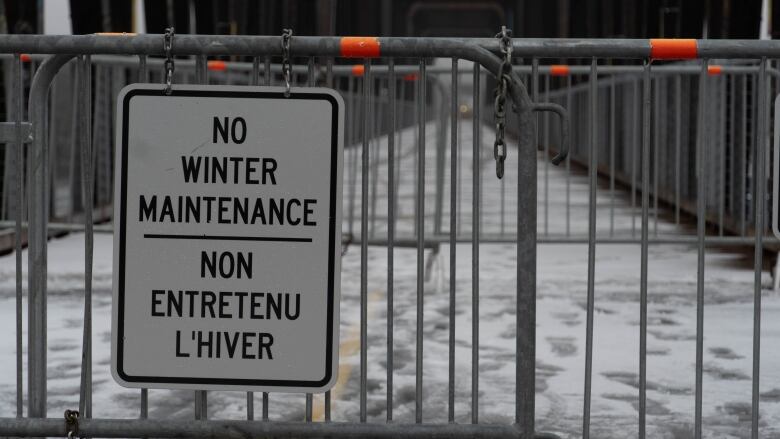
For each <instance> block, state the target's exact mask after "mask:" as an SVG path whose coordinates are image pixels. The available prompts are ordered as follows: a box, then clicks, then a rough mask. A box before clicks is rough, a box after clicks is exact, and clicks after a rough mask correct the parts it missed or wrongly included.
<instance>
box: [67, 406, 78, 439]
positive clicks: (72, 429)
mask: <svg viewBox="0 0 780 439" xmlns="http://www.w3.org/2000/svg"><path fill="white" fill-rule="evenodd" d="M65 427H66V428H67V429H68V439H73V437H74V436H78V434H79V412H78V410H65Z"/></svg>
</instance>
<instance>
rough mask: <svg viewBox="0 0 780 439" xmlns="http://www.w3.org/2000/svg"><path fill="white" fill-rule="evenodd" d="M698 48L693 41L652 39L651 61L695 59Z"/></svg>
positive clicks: (697, 54)
mask: <svg viewBox="0 0 780 439" xmlns="http://www.w3.org/2000/svg"><path fill="white" fill-rule="evenodd" d="M698 56H699V47H698V44H697V43H696V40H694V39H684V38H679V39H678V38H653V39H651V40H650V58H652V59H696V58H698Z"/></svg>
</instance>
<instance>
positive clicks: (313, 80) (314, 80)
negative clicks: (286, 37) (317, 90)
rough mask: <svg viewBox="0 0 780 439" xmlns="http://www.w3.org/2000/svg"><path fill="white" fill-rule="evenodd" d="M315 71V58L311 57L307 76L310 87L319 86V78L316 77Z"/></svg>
mask: <svg viewBox="0 0 780 439" xmlns="http://www.w3.org/2000/svg"><path fill="white" fill-rule="evenodd" d="M314 74H315V70H314V57H313V56H310V57H309V62H308V65H307V74H306V83H307V84H308V86H309V87H314V86H315V85H317V78H315V76H314Z"/></svg>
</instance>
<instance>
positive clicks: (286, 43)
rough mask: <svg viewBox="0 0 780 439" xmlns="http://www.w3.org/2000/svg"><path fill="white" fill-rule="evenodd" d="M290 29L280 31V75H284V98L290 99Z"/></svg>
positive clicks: (291, 32) (291, 33)
mask: <svg viewBox="0 0 780 439" xmlns="http://www.w3.org/2000/svg"><path fill="white" fill-rule="evenodd" d="M292 35H293V31H292V29H282V74H283V75H284V84H285V87H286V88H285V90H284V96H285V97H290V73H291V72H292V65H291V64H290V40H291V39H292Z"/></svg>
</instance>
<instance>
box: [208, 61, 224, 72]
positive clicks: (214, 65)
mask: <svg viewBox="0 0 780 439" xmlns="http://www.w3.org/2000/svg"><path fill="white" fill-rule="evenodd" d="M206 65H207V66H208V69H209V70H214V71H217V72H224V71H225V70H227V63H226V62H225V61H219V60H212V61H209V62H208V63H207V64H206Z"/></svg>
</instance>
